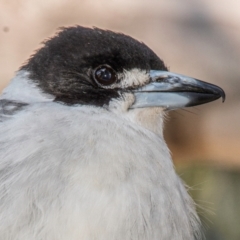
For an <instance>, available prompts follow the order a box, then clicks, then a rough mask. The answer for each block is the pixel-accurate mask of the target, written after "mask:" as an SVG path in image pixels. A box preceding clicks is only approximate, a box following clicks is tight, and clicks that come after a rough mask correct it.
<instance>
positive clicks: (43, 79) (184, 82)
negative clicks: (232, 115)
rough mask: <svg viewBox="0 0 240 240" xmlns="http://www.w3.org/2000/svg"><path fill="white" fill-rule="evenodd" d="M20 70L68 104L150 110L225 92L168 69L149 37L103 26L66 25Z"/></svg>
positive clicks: (200, 101) (205, 99) (187, 103)
mask: <svg viewBox="0 0 240 240" xmlns="http://www.w3.org/2000/svg"><path fill="white" fill-rule="evenodd" d="M21 70H26V71H27V72H28V73H29V78H30V79H31V80H32V81H33V82H34V83H35V84H36V85H37V86H38V87H39V88H40V89H41V91H42V92H44V93H47V94H49V95H51V96H53V99H54V101H57V102H61V103H64V104H68V105H79V104H80V105H91V106H95V107H103V108H105V109H108V110H113V111H119V109H120V110H121V111H126V112H143V110H144V111H145V112H146V109H155V108H158V109H161V110H169V109H177V108H182V107H189V106H195V105H199V104H203V103H207V102H210V101H213V100H216V99H218V98H220V97H222V98H223V99H224V98H225V94H224V91H223V90H222V89H221V88H219V87H217V86H215V85H213V84H209V83H206V82H203V81H200V80H197V79H194V78H190V77H187V76H184V75H180V74H175V73H171V72H169V71H168V69H167V67H166V66H165V64H164V62H163V61H162V60H161V59H160V58H159V57H158V56H157V55H156V54H155V53H154V52H153V51H152V50H151V49H149V48H148V47H147V46H146V45H145V44H144V43H142V42H139V41H137V40H135V39H133V38H131V37H129V36H126V35H124V34H121V33H115V32H112V31H108V30H102V29H99V28H93V29H92V28H85V27H81V26H75V27H69V28H63V29H62V30H61V31H60V32H59V33H58V34H57V35H56V36H54V37H53V38H51V39H49V40H47V41H45V42H44V46H43V47H42V48H41V49H40V50H38V51H37V52H36V53H35V54H34V55H33V56H32V57H31V58H30V59H29V61H28V62H27V63H26V64H25V65H24V66H23V67H22V68H21Z"/></svg>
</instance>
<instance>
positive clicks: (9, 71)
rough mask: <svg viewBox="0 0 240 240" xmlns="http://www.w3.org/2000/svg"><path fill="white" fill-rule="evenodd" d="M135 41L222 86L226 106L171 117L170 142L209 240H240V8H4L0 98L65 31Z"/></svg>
mask: <svg viewBox="0 0 240 240" xmlns="http://www.w3.org/2000/svg"><path fill="white" fill-rule="evenodd" d="M76 24H79V25H83V26H89V27H91V26H97V27H100V28H104V29H111V30H114V31H118V32H124V33H126V34H128V35H131V36H133V37H135V38H137V39H139V40H141V41H143V42H144V43H146V44H147V45H148V46H149V47H150V48H152V49H153V50H154V51H155V52H156V53H157V54H158V55H159V56H160V57H161V58H162V59H164V61H165V63H166V64H167V66H169V68H170V70H171V71H173V72H177V73H181V74H185V75H189V76H193V77H195V78H198V79H202V80H204V81H207V82H212V83H214V84H217V85H219V86H221V87H222V88H223V89H224V90H225V92H226V95H227V98H226V102H225V103H224V104H222V103H221V101H220V100H219V101H216V102H213V103H210V104H207V105H203V106H199V107H195V108H188V109H185V110H178V111H174V112H170V114H169V118H168V120H167V123H166V127H165V137H166V140H167V142H168V144H169V146H170V149H171V151H172V155H173V159H174V161H175V165H176V168H177V171H178V172H179V174H180V176H181V177H182V178H183V179H184V181H185V182H186V183H187V184H188V185H189V186H190V188H189V191H190V193H191V194H192V196H193V197H194V199H195V201H196V203H197V206H198V211H199V214H200V216H201V218H202V222H203V226H204V230H205V233H206V238H207V239H209V240H210V239H211V240H225V239H227V240H239V239H240V94H239V92H240V1H239V0H211V1H209V0H171V1H169V0H131V1H130V0H112V1H109V0H95V1H94V0H45V1H44V0H34V1H32V0H11V1H9V0H0V69H1V71H0V90H2V88H3V87H4V86H6V85H7V83H8V82H9V81H10V79H11V78H12V77H13V76H14V72H15V71H16V70H17V69H18V68H19V67H20V66H21V64H22V63H23V62H24V61H26V59H27V58H28V57H29V56H30V55H31V54H32V53H33V52H34V50H35V49H38V48H39V47H40V46H41V42H42V40H44V39H46V38H48V37H50V36H53V34H54V32H55V31H56V30H57V29H58V28H59V27H61V26H71V25H76Z"/></svg>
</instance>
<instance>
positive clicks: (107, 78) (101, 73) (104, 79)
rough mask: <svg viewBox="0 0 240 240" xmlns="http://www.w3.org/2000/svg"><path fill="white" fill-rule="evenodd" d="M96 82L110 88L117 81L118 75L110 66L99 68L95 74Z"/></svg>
mask: <svg viewBox="0 0 240 240" xmlns="http://www.w3.org/2000/svg"><path fill="white" fill-rule="evenodd" d="M93 78H94V80H95V81H96V82H97V83H99V84H100V85H103V86H109V85H111V84H113V83H115V82H116V81H117V74H116V72H115V71H114V69H112V68H111V67H110V66H108V65H101V66H98V67H97V68H96V69H95V70H94V72H93Z"/></svg>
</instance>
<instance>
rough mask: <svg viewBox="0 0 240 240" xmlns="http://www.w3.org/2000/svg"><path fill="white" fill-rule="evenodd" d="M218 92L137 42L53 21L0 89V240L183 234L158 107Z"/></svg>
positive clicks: (184, 201)
mask: <svg viewBox="0 0 240 240" xmlns="http://www.w3.org/2000/svg"><path fill="white" fill-rule="evenodd" d="M219 98H222V99H223V100H224V99H225V93H224V91H223V90H222V89H221V88H220V87H218V86H216V85H213V84H210V83H207V82H203V81H200V80H198V79H195V78H191V77H188V76H185V75H181V74H176V73H172V72H170V71H168V68H167V67H166V65H165V63H164V62H163V60H161V59H160V58H159V57H158V56H157V55H156V54H155V53H154V52H153V51H152V50H151V49H150V48H149V47H147V46H146V45H145V44H144V43H143V42H140V41H138V40H135V39H133V38H132V37H130V36H128V35H125V34H123V33H118V32H114V31H110V30H105V29H100V28H97V27H83V26H79V25H76V26H72V27H63V28H61V29H60V30H59V31H58V32H57V33H56V34H55V35H54V36H53V37H51V38H49V39H47V40H45V42H44V43H43V46H42V47H41V48H40V49H39V50H37V51H36V52H35V53H34V54H33V55H32V56H31V57H30V58H29V59H28V60H27V61H26V62H25V63H24V64H23V65H22V66H21V67H20V68H19V70H18V71H17V72H16V75H15V76H14V77H13V78H12V80H11V81H10V83H9V85H8V86H7V87H6V88H5V89H4V90H3V91H2V94H1V96H0V240H123V239H124V240H194V239H201V238H202V230H201V222H200V220H199V217H198V214H197V212H196V207H195V204H194V202H193V200H192V199H191V197H190V196H189V194H188V191H187V188H186V187H185V184H184V183H183V182H182V180H181V179H180V178H179V176H178V175H177V174H176V172H175V169H174V165H173V162H172V157H171V154H170V151H169V149H168V147H167V144H166V142H165V140H164V136H163V127H164V119H165V117H166V115H167V113H168V112H169V111H171V110H175V109H178V108H184V107H190V106H195V105H199V104H204V103H207V102H210V101H214V100H216V99H219Z"/></svg>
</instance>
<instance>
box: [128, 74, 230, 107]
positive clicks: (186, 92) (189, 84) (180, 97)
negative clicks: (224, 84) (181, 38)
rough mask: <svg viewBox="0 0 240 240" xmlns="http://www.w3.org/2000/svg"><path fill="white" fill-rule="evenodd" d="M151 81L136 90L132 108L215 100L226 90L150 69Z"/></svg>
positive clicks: (196, 103)
mask: <svg viewBox="0 0 240 240" xmlns="http://www.w3.org/2000/svg"><path fill="white" fill-rule="evenodd" d="M150 78H151V81H150V83H148V84H147V85H145V86H143V87H141V88H138V89H136V90H134V95H135V102H134V104H133V105H132V107H131V108H144V107H163V108H165V109H176V108H182V107H191V106H196V105H200V104H204V103H207V102H211V101H214V100H216V99H218V98H220V97H222V99H223V101H224V100H225V93H224V91H223V90H222V89H221V88H220V87H218V86H216V85H213V84H210V83H206V82H203V81H200V80H197V79H194V78H191V77H187V76H184V75H180V74H175V73H171V72H168V71H156V70H152V71H150Z"/></svg>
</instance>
